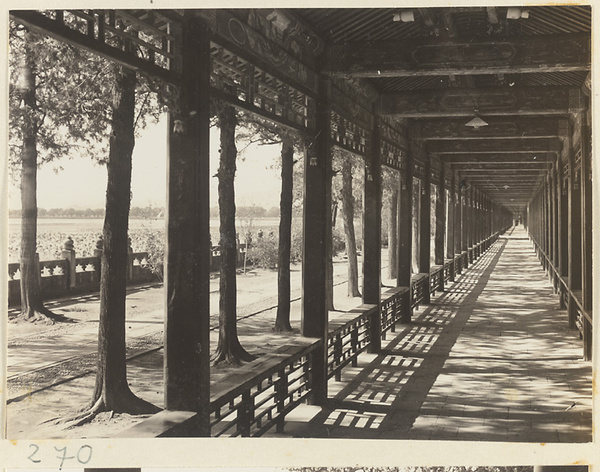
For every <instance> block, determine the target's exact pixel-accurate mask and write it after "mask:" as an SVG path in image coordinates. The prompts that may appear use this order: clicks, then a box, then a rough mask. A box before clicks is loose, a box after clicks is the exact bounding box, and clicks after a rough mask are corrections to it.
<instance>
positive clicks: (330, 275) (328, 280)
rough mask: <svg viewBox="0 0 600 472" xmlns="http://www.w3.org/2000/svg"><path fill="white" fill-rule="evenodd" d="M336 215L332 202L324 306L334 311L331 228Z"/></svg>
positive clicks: (335, 207) (335, 208)
mask: <svg viewBox="0 0 600 472" xmlns="http://www.w3.org/2000/svg"><path fill="white" fill-rule="evenodd" d="M336 216H337V204H332V211H331V212H329V226H330V227H331V229H332V231H331V235H330V237H329V238H327V241H326V242H325V244H326V246H327V247H326V248H325V251H326V253H327V264H326V266H325V282H326V283H327V290H326V291H325V296H326V300H325V306H326V308H327V310H329V311H335V306H334V304H333V228H334V227H335V219H336Z"/></svg>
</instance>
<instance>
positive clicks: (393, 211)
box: [383, 168, 399, 279]
mask: <svg viewBox="0 0 600 472" xmlns="http://www.w3.org/2000/svg"><path fill="white" fill-rule="evenodd" d="M383 188H384V189H385V191H386V194H387V195H388V199H389V204H388V205H387V206H388V224H387V230H388V276H389V278H390V279H395V278H397V277H398V197H399V189H398V172H397V171H395V170H391V169H388V168H385V169H384V171H383Z"/></svg>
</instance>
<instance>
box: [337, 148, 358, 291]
mask: <svg viewBox="0 0 600 472" xmlns="http://www.w3.org/2000/svg"><path fill="white" fill-rule="evenodd" d="M337 162H338V164H339V165H340V166H341V169H340V173H341V180H342V182H341V188H340V190H339V200H340V202H341V204H342V220H343V223H344V236H345V238H346V254H347V255H348V296H349V297H360V296H361V294H360V290H359V289H358V255H357V250H356V233H355V230H354V210H355V199H354V195H353V175H352V174H353V166H352V158H351V156H349V155H347V154H345V153H344V154H341V155H340V156H339V157H338V159H337Z"/></svg>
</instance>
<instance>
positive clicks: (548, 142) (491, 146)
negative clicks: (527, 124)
mask: <svg viewBox="0 0 600 472" xmlns="http://www.w3.org/2000/svg"><path fill="white" fill-rule="evenodd" d="M561 150H562V142H561V140H560V139H558V138H553V139H549V138H536V139H522V140H515V139H493V138H490V139H487V140H472V141H468V140H467V141H465V140H455V141H428V142H427V151H428V152H431V153H434V154H485V153H497V152H498V151H503V152H511V153H515V154H519V153H531V152H554V153H558V152H561Z"/></svg>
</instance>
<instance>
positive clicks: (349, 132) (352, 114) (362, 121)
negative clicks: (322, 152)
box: [331, 80, 376, 155]
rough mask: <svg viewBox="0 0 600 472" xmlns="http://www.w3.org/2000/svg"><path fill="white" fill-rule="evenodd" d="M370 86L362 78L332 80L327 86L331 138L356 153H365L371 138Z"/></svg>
mask: <svg viewBox="0 0 600 472" xmlns="http://www.w3.org/2000/svg"><path fill="white" fill-rule="evenodd" d="M375 97H376V93H375V91H374V89H372V88H370V87H369V86H368V85H366V84H364V83H362V81H358V80H353V81H341V80H333V81H332V87H331V138H332V140H333V142H334V143H335V144H336V145H338V146H340V147H342V148H344V149H346V150H348V151H350V152H355V153H357V154H361V155H366V153H367V152H368V151H369V149H370V146H371V141H372V130H373V121H374V120H373V114H372V113H371V112H370V111H369V110H370V109H371V103H372V101H373V100H374V98H375Z"/></svg>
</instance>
